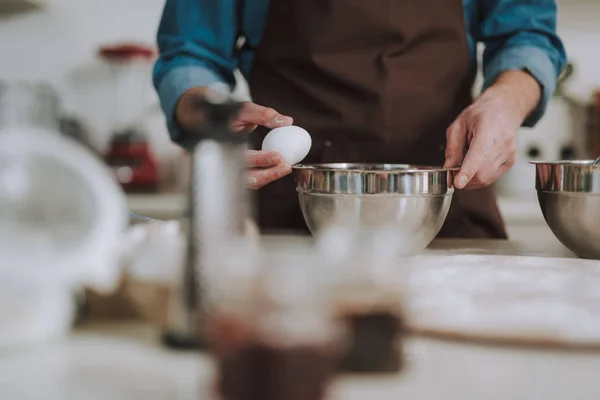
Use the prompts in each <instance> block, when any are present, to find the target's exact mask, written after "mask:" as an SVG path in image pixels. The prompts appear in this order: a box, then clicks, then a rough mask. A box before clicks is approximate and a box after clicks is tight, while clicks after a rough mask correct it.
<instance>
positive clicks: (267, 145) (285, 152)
mask: <svg viewBox="0 0 600 400" xmlns="http://www.w3.org/2000/svg"><path fill="white" fill-rule="evenodd" d="M311 146H312V139H311V137H310V135H309V134H308V132H307V131H306V130H304V129H302V128H300V127H298V126H284V127H281V128H275V129H273V130H272V131H271V132H269V133H268V134H267V136H265V138H264V140H263V142H262V150H263V151H275V152H277V153H279V154H281V156H282V157H283V162H284V163H286V164H289V165H294V164H298V163H299V162H300V161H302V160H304V158H305V157H306V156H307V155H308V152H309V151H310V147H311Z"/></svg>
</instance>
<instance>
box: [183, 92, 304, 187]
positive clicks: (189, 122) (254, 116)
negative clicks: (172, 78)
mask: <svg viewBox="0 0 600 400" xmlns="http://www.w3.org/2000/svg"><path fill="white" fill-rule="evenodd" d="M206 90H207V89H205V88H194V89H190V90H189V91H187V92H186V93H184V94H183V96H181V99H180V100H179V103H178V105H177V110H176V118H177V122H178V123H179V125H181V126H183V127H186V126H189V127H194V126H199V125H200V124H202V122H203V121H202V118H203V116H202V114H201V113H199V112H198V111H197V109H196V108H195V107H194V104H195V102H196V99H197V98H198V96H204V94H205V93H206ZM293 122H294V120H293V119H292V118H291V117H288V116H285V115H281V114H280V113H278V112H277V111H275V110H273V109H272V108H267V107H263V106H259V105H258V104H254V103H252V102H244V103H243V106H242V109H241V110H240V112H239V113H238V115H237V116H236V118H234V120H233V121H231V129H232V130H233V131H234V132H240V133H250V132H253V131H254V130H255V129H256V128H257V127H258V126H259V125H260V126H265V127H267V128H270V129H274V128H279V127H282V126H288V125H292V123H293ZM246 165H247V168H248V187H249V188H250V189H260V188H261V187H263V186H265V185H267V184H269V183H271V182H273V181H275V180H277V179H279V178H282V177H284V176H286V175H288V174H289V173H291V172H292V167H291V166H290V165H287V164H285V163H283V158H282V157H281V155H280V154H278V153H275V152H265V151H255V150H248V153H247V162H246Z"/></svg>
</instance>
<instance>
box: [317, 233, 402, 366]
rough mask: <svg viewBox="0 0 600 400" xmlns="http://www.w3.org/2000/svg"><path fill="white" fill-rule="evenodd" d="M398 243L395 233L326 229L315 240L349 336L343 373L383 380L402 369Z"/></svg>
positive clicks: (336, 312) (337, 311)
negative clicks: (372, 376) (362, 374)
mask: <svg viewBox="0 0 600 400" xmlns="http://www.w3.org/2000/svg"><path fill="white" fill-rule="evenodd" d="M398 243H402V240H401V238H400V237H399V236H398V232H394V230H388V229H380V230H377V229H374V230H372V231H367V230H364V229H363V230H354V231H351V230H344V229H341V228H330V229H328V230H326V232H325V233H324V234H323V235H322V236H321V237H320V238H319V248H320V252H321V253H322V254H324V255H325V257H326V258H327V260H328V265H327V268H326V270H327V272H328V274H329V285H330V287H331V289H330V290H331V291H332V293H333V295H334V304H335V314H336V316H337V318H339V320H340V321H342V322H343V323H344V324H345V326H346V329H347V331H348V341H347V343H346V347H345V348H346V350H345V354H344V357H343V360H342V365H341V368H342V371H343V372H348V373H366V374H371V373H372V374H380V373H385V374H387V373H395V372H399V371H400V370H401V369H402V367H403V349H402V339H403V336H404V334H405V326H404V324H405V321H404V317H403V314H404V311H403V310H404V306H405V304H404V303H405V301H406V299H405V298H404V296H403V295H402V292H403V289H402V270H401V265H400V263H401V258H400V255H401V254H403V252H402V249H401V248H400V247H399V245H398Z"/></svg>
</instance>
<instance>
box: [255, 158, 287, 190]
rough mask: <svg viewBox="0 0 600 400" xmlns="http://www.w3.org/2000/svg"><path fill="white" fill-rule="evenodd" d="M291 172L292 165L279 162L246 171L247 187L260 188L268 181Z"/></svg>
mask: <svg viewBox="0 0 600 400" xmlns="http://www.w3.org/2000/svg"><path fill="white" fill-rule="evenodd" d="M290 172H292V167H291V166H290V165H287V164H279V165H276V166H274V167H270V168H266V169H253V170H250V171H249V172H248V187H249V188H250V189H254V190H256V189H260V188H261V187H263V186H265V185H268V184H269V183H271V182H273V181H276V180H277V179H280V178H283V177H284V176H286V175H288V174H289V173H290Z"/></svg>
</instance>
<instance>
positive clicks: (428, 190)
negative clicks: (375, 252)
mask: <svg viewBox="0 0 600 400" xmlns="http://www.w3.org/2000/svg"><path fill="white" fill-rule="evenodd" d="M455 170H456V169H444V168H435V167H422V166H411V165H400V164H310V165H296V166H295V167H294V171H295V177H296V184H297V191H298V197H299V199H300V207H301V208H302V213H303V215H304V219H305V220H306V223H307V225H308V227H309V229H310V230H311V232H312V233H313V234H317V233H318V232H320V231H321V230H322V229H323V228H325V227H329V226H332V225H333V226H342V225H343V226H347V227H349V228H351V229H361V228H368V229H373V228H375V229H379V228H386V229H387V228H394V229H395V230H397V231H399V232H401V234H402V236H403V240H404V241H405V242H404V243H403V248H405V249H407V251H406V252H407V253H416V252H419V251H421V250H422V249H424V248H425V247H427V245H429V243H431V241H432V240H433V239H434V238H435V236H436V235H437V234H438V232H439V231H440V229H441V227H442V224H443V223H444V220H445V219H446V215H447V214H448V209H449V208H450V202H451V200H452V194H453V193H454V188H453V186H452V178H453V171H455Z"/></svg>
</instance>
